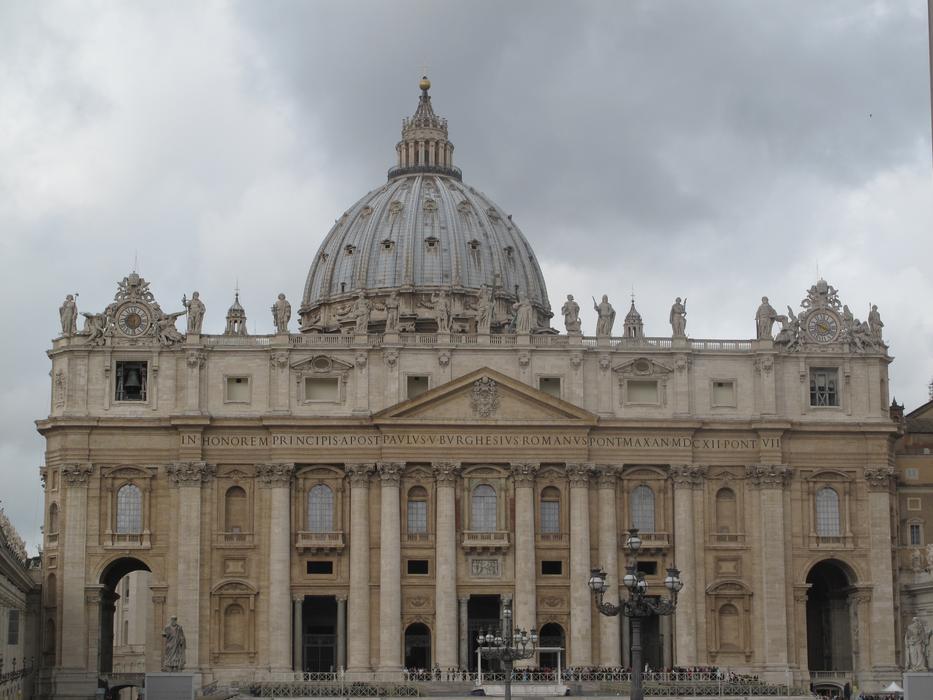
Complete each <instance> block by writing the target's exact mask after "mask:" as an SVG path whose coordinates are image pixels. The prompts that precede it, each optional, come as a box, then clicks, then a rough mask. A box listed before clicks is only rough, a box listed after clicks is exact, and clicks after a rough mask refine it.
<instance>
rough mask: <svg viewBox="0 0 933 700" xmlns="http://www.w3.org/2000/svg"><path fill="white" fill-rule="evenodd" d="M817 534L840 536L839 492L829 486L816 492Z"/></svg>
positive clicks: (821, 535)
mask: <svg viewBox="0 0 933 700" xmlns="http://www.w3.org/2000/svg"><path fill="white" fill-rule="evenodd" d="M816 534H817V535H819V536H820V537H839V536H840V527H839V494H838V493H836V492H835V491H834V490H833V489H831V488H829V487H828V486H827V487H825V488H822V489H820V490H819V491H817V492H816Z"/></svg>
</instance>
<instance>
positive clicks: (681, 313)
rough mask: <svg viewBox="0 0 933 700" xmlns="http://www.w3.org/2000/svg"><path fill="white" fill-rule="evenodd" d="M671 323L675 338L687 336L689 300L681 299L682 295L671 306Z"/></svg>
mask: <svg viewBox="0 0 933 700" xmlns="http://www.w3.org/2000/svg"><path fill="white" fill-rule="evenodd" d="M669 320H670V323H671V331H672V335H673V337H675V338H686V337H687V333H686V330H687V300H686V299H684V300H683V301H681V300H680V297H677V299H675V300H674V303H673V305H672V306H671V314H670V318H669Z"/></svg>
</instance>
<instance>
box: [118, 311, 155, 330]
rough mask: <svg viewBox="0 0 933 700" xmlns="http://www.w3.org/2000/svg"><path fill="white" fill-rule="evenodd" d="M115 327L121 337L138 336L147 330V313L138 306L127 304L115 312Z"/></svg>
mask: <svg viewBox="0 0 933 700" xmlns="http://www.w3.org/2000/svg"><path fill="white" fill-rule="evenodd" d="M117 327H118V328H119V329H120V332H121V333H123V335H128V336H130V337H136V336H140V335H142V334H143V333H145V332H146V331H147V330H149V312H148V311H147V310H146V309H145V308H143V307H142V306H140V305H139V304H127V305H126V306H124V307H123V308H121V309H120V310H119V311H118V312H117Z"/></svg>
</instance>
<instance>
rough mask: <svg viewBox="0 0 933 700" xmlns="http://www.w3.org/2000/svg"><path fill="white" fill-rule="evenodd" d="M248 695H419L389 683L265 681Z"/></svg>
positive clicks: (365, 696) (273, 696)
mask: <svg viewBox="0 0 933 700" xmlns="http://www.w3.org/2000/svg"><path fill="white" fill-rule="evenodd" d="M249 692H250V695H253V696H254V697H260V698H333V697H350V698H374V697H382V698H412V697H418V696H419V695H420V693H419V691H418V688H416V687H415V686H412V685H399V684H391V683H378V684H376V683H336V684H335V683H304V682H294V681H293V682H290V683H289V682H277V681H266V682H262V683H251V684H250V686H249Z"/></svg>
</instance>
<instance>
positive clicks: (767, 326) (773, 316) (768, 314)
mask: <svg viewBox="0 0 933 700" xmlns="http://www.w3.org/2000/svg"><path fill="white" fill-rule="evenodd" d="M776 320H777V312H776V311H775V310H774V308H773V307H772V306H771V304H770V303H768V297H761V304H760V305H759V306H758V311H756V312H755V326H756V328H757V330H758V340H771V338H772V329H773V328H774V322H775V321H776Z"/></svg>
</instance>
